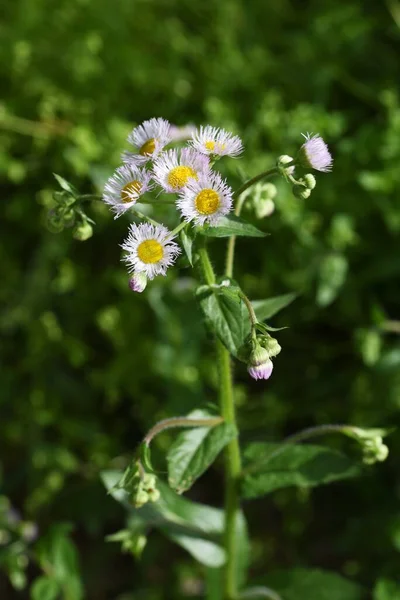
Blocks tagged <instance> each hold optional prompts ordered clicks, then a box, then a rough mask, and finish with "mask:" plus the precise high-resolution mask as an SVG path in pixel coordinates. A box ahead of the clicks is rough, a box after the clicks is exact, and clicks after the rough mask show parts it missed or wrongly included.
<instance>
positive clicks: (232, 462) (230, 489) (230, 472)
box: [199, 245, 242, 600]
mask: <svg viewBox="0 0 400 600" xmlns="http://www.w3.org/2000/svg"><path fill="white" fill-rule="evenodd" d="M199 257H200V262H201V266H202V269H203V274H204V278H205V280H206V283H208V285H213V284H214V283H215V281H216V279H215V274H214V269H213V267H212V264H211V262H210V258H209V256H208V252H207V249H206V247H205V245H203V246H202V247H201V248H200V249H199ZM216 349H217V360H218V371H219V385H220V407H221V415H222V417H223V419H224V421H225V422H226V423H232V424H233V425H234V426H235V427H236V414H235V404H234V398H233V381H232V369H231V359H230V355H229V352H228V350H227V349H226V348H225V346H224V345H223V344H222V342H220V341H219V340H218V339H216ZM225 461H226V462H225V464H226V471H225V533H224V545H225V551H226V557H227V559H226V564H225V569H224V600H235V599H236V598H237V586H236V555H237V542H238V540H237V535H236V519H237V515H238V511H239V509H240V504H239V490H238V484H239V480H240V475H241V469H242V466H241V459H240V449H239V442H238V438H235V439H233V440H232V441H231V442H230V443H229V444H228V446H227V447H226V450H225Z"/></svg>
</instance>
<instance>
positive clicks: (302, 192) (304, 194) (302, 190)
mask: <svg viewBox="0 0 400 600" xmlns="http://www.w3.org/2000/svg"><path fill="white" fill-rule="evenodd" d="M292 192H293V196H295V197H296V198H302V199H303V200H306V199H307V198H309V197H310V195H311V190H310V189H308V188H306V187H305V185H304V184H302V183H295V185H294V186H293V187H292Z"/></svg>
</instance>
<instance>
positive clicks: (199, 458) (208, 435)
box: [167, 410, 237, 494]
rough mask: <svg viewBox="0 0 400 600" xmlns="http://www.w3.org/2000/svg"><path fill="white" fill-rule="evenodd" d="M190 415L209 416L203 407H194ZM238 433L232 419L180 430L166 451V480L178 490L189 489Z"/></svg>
mask: <svg viewBox="0 0 400 600" xmlns="http://www.w3.org/2000/svg"><path fill="white" fill-rule="evenodd" d="M188 416H189V417H192V418H203V417H204V418H206V417H209V416H211V415H210V414H209V413H207V412H205V411H203V410H195V411H193V412H192V413H190V415H188ZM236 436H237V431H236V430H235V427H234V426H233V425H232V424H231V423H221V424H220V425H217V426H215V427H212V428H211V427H196V428H195V429H191V430H189V431H184V432H182V433H181V434H180V435H179V436H178V437H177V438H176V440H175V441H174V443H173V444H172V446H171V448H170V449H169V451H168V454H167V461H168V482H169V484H170V486H171V487H172V489H174V490H175V491H176V492H178V493H179V494H180V493H182V492H185V491H186V490H188V489H190V488H191V487H192V485H193V483H194V482H195V481H196V479H198V478H199V477H200V476H201V475H202V474H203V473H204V471H206V470H207V469H208V467H209V466H210V465H211V464H212V463H213V462H214V460H215V459H216V457H217V456H218V454H219V453H220V452H221V450H222V449H223V448H224V447H225V446H226V444H227V443H228V442H230V441H231V440H232V439H233V438H234V437H236Z"/></svg>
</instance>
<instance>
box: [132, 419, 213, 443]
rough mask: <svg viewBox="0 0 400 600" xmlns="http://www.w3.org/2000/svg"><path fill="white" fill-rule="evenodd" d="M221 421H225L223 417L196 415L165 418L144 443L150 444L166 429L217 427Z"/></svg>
mask: <svg viewBox="0 0 400 600" xmlns="http://www.w3.org/2000/svg"><path fill="white" fill-rule="evenodd" d="M221 423H223V418H222V417H210V418H206V417H203V418H199V419H196V418H194V417H193V418H191V417H172V418H171V419H163V420H162V421H159V422H158V423H156V424H155V425H154V427H152V428H151V429H150V431H149V432H148V433H147V434H146V437H145V438H144V439H143V443H144V444H146V445H147V446H149V445H150V443H151V441H152V439H153V438H154V437H155V436H156V435H158V434H159V433H161V432H162V431H165V430H166V429H172V428H174V427H189V428H190V427H215V426H216V425H220V424H221Z"/></svg>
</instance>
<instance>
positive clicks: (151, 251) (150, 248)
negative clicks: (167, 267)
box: [137, 240, 164, 265]
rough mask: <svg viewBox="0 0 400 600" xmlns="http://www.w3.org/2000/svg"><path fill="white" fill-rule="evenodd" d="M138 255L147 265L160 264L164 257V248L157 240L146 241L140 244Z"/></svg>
mask: <svg viewBox="0 0 400 600" xmlns="http://www.w3.org/2000/svg"><path fill="white" fill-rule="evenodd" d="M137 254H138V257H139V258H140V260H141V261H142V262H144V263H146V265H148V264H154V263H157V262H160V260H161V259H162V257H163V256H164V248H163V247H162V244H160V242H157V240H145V241H144V242H141V243H140V244H139V246H138V249H137Z"/></svg>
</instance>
